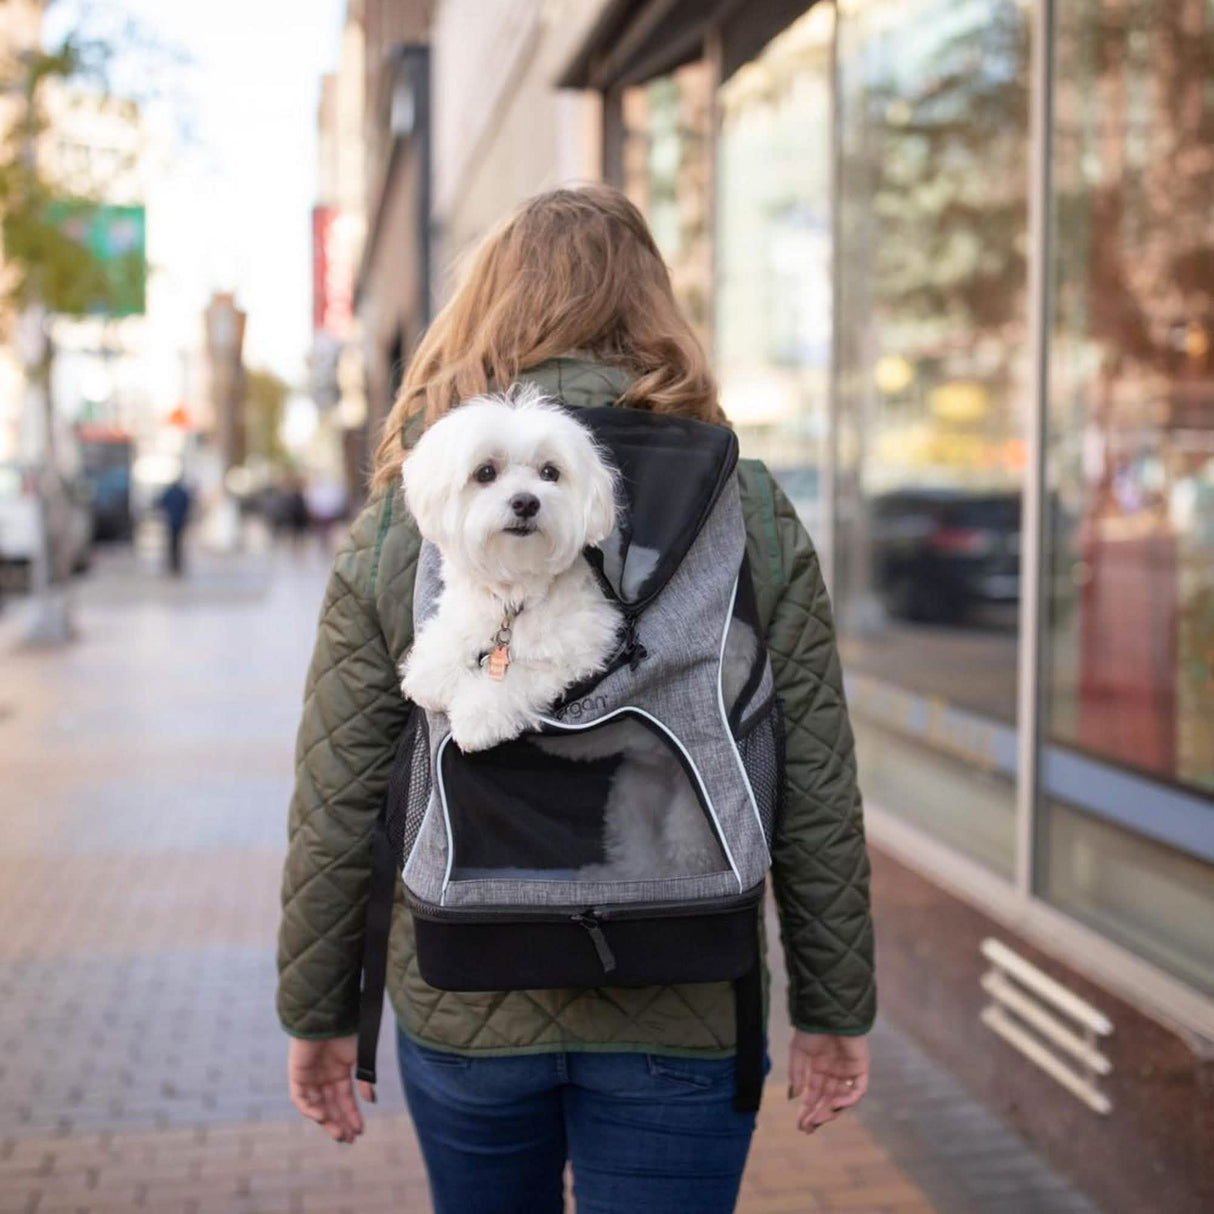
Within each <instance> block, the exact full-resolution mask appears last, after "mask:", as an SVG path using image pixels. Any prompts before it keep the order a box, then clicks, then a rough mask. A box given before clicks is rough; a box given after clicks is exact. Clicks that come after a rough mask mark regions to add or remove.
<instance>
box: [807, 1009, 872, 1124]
mask: <svg viewBox="0 0 1214 1214" xmlns="http://www.w3.org/2000/svg"><path fill="white" fill-rule="evenodd" d="M868 1061H869V1060H868V1039H867V1038H866V1037H830V1036H828V1035H827V1034H825V1033H802V1032H801V1031H800V1030H799V1029H798V1030H797V1031H795V1032H794V1033H793V1035H792V1046H791V1047H790V1049H789V1051H788V1078H789V1084H788V1098H789V1100H793V1099H796V1098H798V1097H799V1098H800V1100H801V1109H800V1112H799V1113H798V1115H797V1129H798V1130H802V1131H803V1132H804V1133H806V1134H812V1133H813V1132H814V1131H815V1130H816V1129H818V1127H819V1126H824V1125H825V1124H826V1123H827V1122H828V1121H834V1119H835V1118H836V1117H838V1116H839V1114H840V1113H841V1112H843V1110H844V1109H850V1108H851V1107H852V1105H854V1104H858V1103H859V1102H860V1099H861V1097H862V1096H863V1095H864V1093H865V1092H867V1091H868Z"/></svg>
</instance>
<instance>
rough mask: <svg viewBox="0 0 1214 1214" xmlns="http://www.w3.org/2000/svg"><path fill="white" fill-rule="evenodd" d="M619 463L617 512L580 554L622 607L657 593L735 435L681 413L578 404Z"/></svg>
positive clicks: (699, 521)
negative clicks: (615, 521) (608, 531)
mask: <svg viewBox="0 0 1214 1214" xmlns="http://www.w3.org/2000/svg"><path fill="white" fill-rule="evenodd" d="M575 416H576V417H577V420H578V421H580V422H583V423H584V424H585V425H587V426H588V427H589V428H590V430H591V431H592V432H593V434H594V436H595V438H596V439H597V440H598V441H599V443H601V444H602V445H603V446H604V447H605V448H606V449H607V450H608V451H609V452H610V454H611V457H612V459H613V461H614V463H615V465H616V467H617V468H618V469H619V471H620V478H621V482H622V489H623V498H624V501H623V506H624V510H623V517H622V518H621V519H620V522H619V525H618V526H617V528H616V530H615V532H614V533H613V534H612V535H611V537H610V538H609V539H608V540H606V541H605V542H604V543H603V545H602V547H601V549H598V548H595V549H590V550H588V552H587V554H586V555H587V559H588V560H589V561H590V562H591V564H592V565H594V566H595V568H596V569H597V570H598V571H599V573H600V575H601V576H602V577H603V579H604V580H605V581H606V582H607V584H608V585H609V586H610V587H611V590H612V591H613V593H614V594H615V596H616V597H617V598H618V599H619V601H620V603H621V604H623V605H624V607H626V608H631V609H633V610H635V611H640V610H641V609H642V608H643V607H645V605H646V604H648V603H649V602H650V601H651V600H653V599H654V598H656V597H657V595H658V594H659V593H660V591H661V590H662V588H663V587H664V586H665V585H666V583H667V582H668V581H669V580H670V578H671V576H672V575H673V573H674V571H675V570H676V569H677V568H678V567H679V563H680V562H681V561H682V559H683V557H684V556H686V555H687V550H688V549H689V548H690V547H691V545H692V544H693V543H694V542H695V538H696V536H697V535H699V534H700V529H701V528H702V527H703V526H704V523H705V521H706V520H707V519H708V516H709V514H710V513H711V512H712V508H713V506H715V505H716V503H717V499H718V498H719V497H720V496H721V490H722V489H723V488H724V487H725V484H726V482H727V481H728V479H729V477H730V474H731V473H732V472H733V471H734V469H735V468H736V467H737V462H738V439H737V435H735V434H734V432H733V431H732V430H730V429H727V428H726V427H725V426H714V425H711V424H709V423H708V422H701V421H695V420H694V419H692V418H689V417H675V416H672V415H670V414H663V413H648V412H646V411H645V410H643V409H621V408H615V407H612V406H605V407H596V408H586V409H578V410H577V411H576V414H575Z"/></svg>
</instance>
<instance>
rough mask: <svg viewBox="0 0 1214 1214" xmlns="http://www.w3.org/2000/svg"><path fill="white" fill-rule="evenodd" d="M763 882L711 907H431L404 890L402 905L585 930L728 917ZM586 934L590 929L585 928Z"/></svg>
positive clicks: (466, 917)
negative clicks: (625, 922)
mask: <svg viewBox="0 0 1214 1214" xmlns="http://www.w3.org/2000/svg"><path fill="white" fill-rule="evenodd" d="M763 887H764V882H762V881H760V882H759V884H758V885H756V886H755V887H754V888H753V889H750V890H747V891H746V892H745V893H742V894H731V895H730V896H728V897H723V898H719V899H716V900H714V901H713V902H711V903H707V904H706V903H704V902H702V901H693V900H688V901H685V902H620V903H614V904H612V905H610V906H589V907H588V906H568V905H566V906H545V907H530V906H497V907H486V906H432V905H431V904H429V903H427V902H422V901H421V900H420V899H419V898H417V897H416V896H415V895H414V893H413V891H412V890H410V889H409V888H408V887H407V886H406V888H405V902H406V904H407V905H408V907H409V910H410V911H411V912H412V913H413V914H414V915H416V916H417V917H418V918H419V919H429V920H431V921H433V922H435V923H480V924H490V923H502V922H516V923H522V922H528V923H568V922H575V923H578V924H579V926H581V927H587V925H586V924H585V923H583V922H582V918H583V917H585V916H587V915H589V916H591V917H592V918H593V920H594V923H595V924H596V926H601V925H602V924H604V923H609V922H611V921H613V920H618V919H679V918H686V917H687V916H689V915H697V916H698V915H728V914H732V913H733V912H734V911H740V910H746V909H748V908H750V907H753V906H756V905H758V903H759V901H760V900H761V899H762V897H763ZM587 930H589V928H588V927H587Z"/></svg>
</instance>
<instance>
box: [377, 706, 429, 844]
mask: <svg viewBox="0 0 1214 1214" xmlns="http://www.w3.org/2000/svg"><path fill="white" fill-rule="evenodd" d="M429 801H430V731H429V729H428V728H427V725H426V714H425V713H424V712H423V711H422V710H421V709H420V708H416V707H415V708H414V709H413V711H412V713H410V715H409V719H408V721H407V722H406V723H405V728H404V732H403V733H402V734H401V737H400V742H399V743H398V744H397V748H396V759H395V761H394V762H393V764H392V774H391V775H390V776H389V777H388V794H387V819H388V840H389V842H391V844H392V854H393V856H394V857H395V858H396V860H397V862H398V863H400V862H402V861H403V860H404V858H405V857H406V856H407V855H408V854H409V852H410V851H412V850H413V844H414V843H415V842H416V841H417V834H418V831H420V830H421V828H422V819H423V818H424V817H425V816H426V805H427V804H428V803H429Z"/></svg>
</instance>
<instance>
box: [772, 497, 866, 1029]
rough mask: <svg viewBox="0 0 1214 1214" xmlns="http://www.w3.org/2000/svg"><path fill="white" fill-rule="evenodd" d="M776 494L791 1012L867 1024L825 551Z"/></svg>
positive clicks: (858, 886)
mask: <svg viewBox="0 0 1214 1214" xmlns="http://www.w3.org/2000/svg"><path fill="white" fill-rule="evenodd" d="M768 493H769V497H768V503H769V511H768V525H769V528H772V529H774V537H773V538H774V539H775V541H776V543H775V551H776V553H777V563H778V566H779V568H778V570H776V571H774V572H776V573H778V581H777V586H778V588H779V589H778V593H777V595H776V597H775V601H774V604H773V606H772V608H771V614H770V623H769V626H768V636H767V643H768V648H769V650H770V653H771V661H772V668H773V673H774V674H775V679H776V690H777V693H778V694H779V696H780V701H781V704H782V706H783V708H784V713H785V731H786V737H787V772H786V779H785V789H784V804H783V811H782V817H781V820H780V822H779V824H778V826H777V829H776V832H775V837H774V840H773V846H772V879H773V886H774V890H775V896H776V906H777V909H778V911H779V917H780V937H781V940H782V942H783V945H784V955H785V961H786V964H787V967H788V998H789V1016H790V1018H791V1020H792V1023H793V1024H794V1025H795V1026H796V1027H797V1028H800V1029H804V1030H806V1031H808V1032H828V1033H833V1034H836V1035H859V1034H862V1033H866V1032H867V1031H868V1030H869V1029H870V1028H871V1027H872V1023H873V1019H874V1017H875V1015H876V984H875V982H874V971H873V928H872V918H871V914H870V910H869V896H868V881H869V863H868V854H867V851H866V849H865V841H864V822H863V817H862V812H861V802H860V792H859V788H858V786H857V782H856V757H855V743H854V740H853V738H852V730H851V722H850V720H849V719H848V714H847V703H846V700H845V698H844V694H843V675H842V670H841V668H840V665H839V653H838V649H837V647H836V644H835V631H834V622H833V619H832V616H831V608H830V600H829V597H828V595H827V592H826V584H825V582H824V581H823V578H822V571H821V569H820V567H819V565H818V557H817V553H816V552H815V551H814V546H813V543H812V541H811V540H810V538H809V535H808V534H807V533H806V531H805V528H804V527H803V526H802V525H801V521H800V519H799V518H798V517H797V513H796V510H795V509H794V508H793V506H792V504H791V502H789V500H788V499H787V498H786V497H785V496H784V494H783V492H782V491H781V490H780V488H779V487H778V486H777V485H775V484H774V482H772V481H770V480H768ZM773 580H774V579H773Z"/></svg>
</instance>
